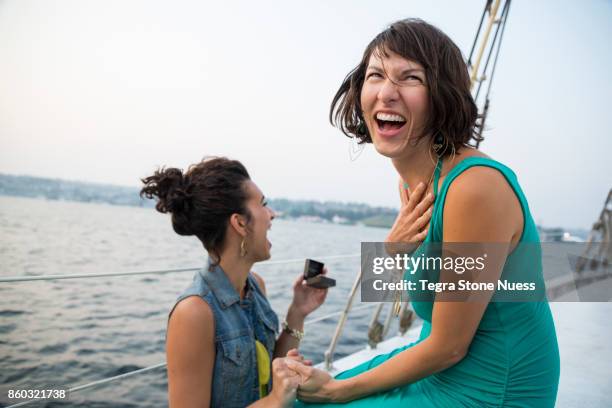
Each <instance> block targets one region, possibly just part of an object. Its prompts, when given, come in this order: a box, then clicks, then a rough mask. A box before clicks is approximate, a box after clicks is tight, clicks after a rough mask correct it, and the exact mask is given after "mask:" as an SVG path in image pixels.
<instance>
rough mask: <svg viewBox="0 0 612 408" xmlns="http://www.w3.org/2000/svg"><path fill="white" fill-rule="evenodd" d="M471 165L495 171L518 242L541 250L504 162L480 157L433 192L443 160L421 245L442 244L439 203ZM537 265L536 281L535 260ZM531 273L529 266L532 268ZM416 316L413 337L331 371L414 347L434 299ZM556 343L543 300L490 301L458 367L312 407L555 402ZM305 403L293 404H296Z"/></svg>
mask: <svg viewBox="0 0 612 408" xmlns="http://www.w3.org/2000/svg"><path fill="white" fill-rule="evenodd" d="M473 166H488V167H492V168H494V169H497V170H498V171H499V172H500V173H502V174H503V175H504V176H505V179H506V181H507V182H508V184H509V185H510V186H511V187H512V189H513V190H514V192H515V194H516V196H517V197H518V199H519V201H520V204H521V207H522V210H523V217H524V227H523V234H522V236H521V238H520V242H533V243H536V245H537V247H538V248H539V244H537V243H539V236H538V232H537V229H536V225H535V223H534V221H533V218H532V217H531V214H530V212H529V206H528V205H527V201H526V199H525V196H524V194H523V192H522V191H521V188H520V187H519V184H518V181H517V178H516V175H515V174H514V172H513V171H512V170H510V169H509V168H508V167H506V166H505V165H503V164H501V163H499V162H497V161H494V160H491V159H488V158H482V157H468V158H466V159H464V160H463V161H461V162H459V163H458V164H457V165H456V166H455V167H454V168H453V169H451V171H450V172H449V174H448V175H447V176H446V178H445V179H444V182H443V184H442V186H441V187H440V191H439V193H438V192H437V187H438V180H439V173H440V167H441V162H439V163H438V167H437V168H436V175H435V177H434V194H435V197H436V200H435V204H434V210H433V214H432V219H431V223H430V229H429V233H428V236H427V238H426V239H425V242H428V241H429V242H441V241H442V225H443V208H444V201H445V199H446V193H447V191H448V188H449V186H450V184H451V183H452V182H453V180H454V179H455V178H456V177H457V176H459V175H460V174H461V173H462V172H464V171H465V170H467V169H469V168H470V167H473ZM520 255H521V254H520V253H517V251H514V252H512V253H511V254H510V255H509V256H508V258H507V261H506V264H505V266H504V270H503V271H502V276H503V274H504V273H505V272H506V270H507V269H510V268H516V267H517V266H518V265H520V264H521V262H522V261H521V259H520ZM538 264H539V266H540V268H539V269H538V270H536V274H537V275H539V276H536V277H534V276H532V277H531V279H536V280H540V281H542V280H543V278H542V270H541V263H538ZM531 271H533V268H531ZM412 306H413V308H414V311H415V312H416V314H417V315H418V316H419V317H420V318H421V319H423V327H422V329H421V333H420V336H419V339H418V340H417V341H416V342H414V343H411V344H408V345H406V346H404V347H400V348H398V349H396V350H393V351H392V352H390V353H388V354H382V355H379V356H376V357H374V358H373V359H371V360H370V361H367V362H365V363H362V364H360V365H358V366H356V367H354V368H352V369H350V370H347V371H344V372H342V373H340V374H338V375H337V376H336V378H337V379H346V378H350V377H353V376H356V375H359V374H361V373H363V372H364V371H367V370H369V369H371V368H373V367H376V366H377V365H379V364H381V363H384V362H385V361H387V360H388V359H390V358H392V357H393V356H395V355H396V354H398V353H401V352H402V351H404V350H406V349H407V348H409V347H412V346H414V345H415V344H418V343H419V342H421V341H422V340H424V339H425V338H427V336H428V335H429V333H430V331H431V314H432V309H433V303H432V302H412ZM559 373H560V368H559V348H558V345H557V337H556V333H555V326H554V323H553V318H552V314H551V311H550V308H549V305H548V302H547V301H546V300H545V297H544V301H539V302H490V303H489V304H488V306H487V308H486V310H485V313H484V315H483V317H482V320H481V322H480V324H479V326H478V328H477V330H476V334H475V335H474V338H473V340H472V343H471V344H470V348H469V350H468V354H467V355H466V357H465V358H464V359H463V360H461V361H460V362H459V363H458V364H456V365H454V366H452V367H450V368H448V369H446V370H444V371H441V372H439V373H436V374H433V375H431V376H428V377H425V378H423V379H421V380H419V381H416V382H413V383H410V384H406V385H404V386H401V387H398V388H394V389H391V390H388V391H385V392H380V393H377V394H372V395H370V396H367V397H365V398H362V399H359V400H355V401H351V402H348V403H345V404H312V405H313V406H316V407H319V408H320V407H325V406H334V407H335V406H339V405H342V406H349V407H351V408H366V407H367V408H372V407H406V408H423V407H428V408H429V407H431V408H433V407H435V408H446V407H449V408H457V407H517V408H518V407H521V408H525V407H533V408H545V407H553V406H554V405H555V400H556V396H557V388H558V384H559ZM310 405H311V404H308V403H304V402H301V401H296V404H295V405H294V406H297V407H306V406H310Z"/></svg>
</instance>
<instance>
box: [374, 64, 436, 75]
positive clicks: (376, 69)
mask: <svg viewBox="0 0 612 408" xmlns="http://www.w3.org/2000/svg"><path fill="white" fill-rule="evenodd" d="M367 70H373V71H378V72H384V71H383V69H382V68H380V67H379V66H378V65H370V66H368V68H367ZM412 72H421V73H422V72H425V70H423V69H421V68H408V69H405V70H403V71H402V72H401V75H405V74H409V73H412Z"/></svg>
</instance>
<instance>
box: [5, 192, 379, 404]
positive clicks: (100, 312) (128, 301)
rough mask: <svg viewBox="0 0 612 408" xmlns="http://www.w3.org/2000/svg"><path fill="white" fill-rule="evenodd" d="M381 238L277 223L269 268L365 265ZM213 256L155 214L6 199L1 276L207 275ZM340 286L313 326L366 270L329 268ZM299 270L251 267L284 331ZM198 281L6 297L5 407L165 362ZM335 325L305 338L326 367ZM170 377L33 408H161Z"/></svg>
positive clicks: (61, 287)
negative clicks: (11, 400)
mask: <svg viewBox="0 0 612 408" xmlns="http://www.w3.org/2000/svg"><path fill="white" fill-rule="evenodd" d="M385 234H386V231H385V230H382V229H376V228H367V227H360V226H340V225H330V224H311V223H305V222H296V221H283V220H275V221H274V223H273V227H272V230H271V231H270V232H269V237H270V240H271V242H272V243H273V248H272V260H281V259H293V258H306V257H315V259H316V256H318V255H337V254H357V253H359V251H360V242H361V241H381V240H383V239H384V237H385ZM205 259H206V258H205V252H204V250H203V248H202V246H201V244H200V243H199V241H198V240H197V239H195V238H194V237H180V236H178V235H176V234H175V233H174V232H173V231H172V228H171V226H170V220H169V217H168V216H165V215H162V214H159V213H157V212H156V211H154V210H152V209H143V208H135V207H119V206H110V205H103V204H85V203H76V202H63V201H46V200H37V199H29V198H15V197H0V275H1V276H14V275H50V274H75V273H103V272H121V271H140V270H156V269H169V268H182V267H196V266H201V265H203V264H204V262H205ZM326 264H327V266H328V269H329V275H330V276H331V277H333V278H335V279H336V281H337V286H336V287H335V288H332V289H331V290H330V293H329V295H328V298H327V301H326V303H325V304H324V305H323V306H322V307H321V308H320V309H319V310H317V311H316V312H315V313H313V314H312V315H311V316H310V317H311V318H314V317H316V316H320V315H322V314H326V313H330V312H333V311H337V310H340V309H341V308H342V307H343V306H344V304H345V301H346V296H347V294H348V292H349V291H350V288H351V286H352V284H353V281H354V279H355V275H356V274H357V272H358V270H359V258H350V259H341V260H335V261H328V262H326ZM302 268H303V264H302V263H294V264H286V265H255V268H254V269H255V270H256V271H257V272H259V273H260V274H261V275H262V276H263V277H264V279H265V280H266V286H267V291H268V296H269V298H270V302H271V304H272V306H273V308H274V310H275V311H276V312H277V314H278V315H279V317H280V318H281V319H282V318H283V317H284V315H285V312H286V309H287V306H288V304H289V302H290V301H291V284H292V282H293V281H294V280H295V278H296V277H297V275H298V274H300V273H301V272H302ZM192 277H193V273H192V272H186V273H173V274H167V275H141V276H134V277H106V278H88V279H75V280H60V281H45V282H42V281H41V282H21V283H5V284H1V285H0V390H1V391H2V394H1V395H0V406H4V405H3V403H4V404H6V401H7V398H6V390H7V389H10V388H12V389H32V388H50V387H53V386H61V387H72V386H76V385H80V384H85V383H88V382H91V381H96V380H99V379H102V378H106V377H111V376H115V375H118V374H122V373H125V372H128V371H132V370H135V369H138V368H143V367H147V366H151V365H154V364H157V363H160V362H162V361H164V360H165V355H164V345H165V329H166V320H167V313H168V311H169V310H170V308H171V306H172V305H173V304H174V301H175V299H176V297H177V296H178V295H179V293H180V292H182V291H183V289H184V288H186V287H187V286H188V285H189V283H190V282H191V279H192ZM371 313H372V309H367V310H362V311H357V312H355V313H353V314H351V316H350V318H349V320H348V322H347V326H346V328H345V332H344V335H343V337H342V339H341V341H340V344H339V346H338V348H337V349H336V357H342V356H345V355H347V354H349V353H352V352H354V351H357V350H359V349H361V348H363V347H364V345H365V343H366V341H367V340H366V336H367V326H368V323H369V318H370V316H371ZM336 321H337V320H336V319H331V320H327V321H323V322H319V323H316V324H315V325H314V326H309V327H307V328H306V337H305V339H304V340H303V342H302V352H303V353H304V354H305V355H306V356H307V357H308V358H311V359H313V360H314V362H315V363H316V362H319V361H321V360H322V359H323V352H324V350H325V349H326V348H327V347H328V345H329V341H330V338H331V335H332V333H333V330H334V328H335V325H336ZM166 393H167V377H166V371H165V369H164V368H160V369H158V370H155V371H152V372H148V373H144V374H140V375H136V376H134V377H131V378H127V379H124V380H120V381H117V382H113V383H111V384H108V385H103V386H100V387H98V388H95V389H90V390H85V391H83V392H78V393H74V394H73V395H72V396H71V398H70V403H59V402H47V403H38V404H32V405H30V406H48V407H52V406H73V405H76V404H83V405H86V406H88V407H118V406H121V407H164V406H167V394H166Z"/></svg>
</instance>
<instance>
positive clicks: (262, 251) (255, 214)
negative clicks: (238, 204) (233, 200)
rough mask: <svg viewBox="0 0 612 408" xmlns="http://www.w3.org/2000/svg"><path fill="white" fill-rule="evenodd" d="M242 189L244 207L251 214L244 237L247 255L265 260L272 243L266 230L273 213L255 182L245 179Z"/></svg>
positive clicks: (269, 226)
mask: <svg viewBox="0 0 612 408" xmlns="http://www.w3.org/2000/svg"><path fill="white" fill-rule="evenodd" d="M244 189H245V191H246V193H247V197H248V198H247V202H246V208H247V211H248V212H249V214H250V215H251V216H250V220H249V222H248V230H249V233H248V235H247V238H246V248H247V256H249V257H250V258H251V259H252V260H253V262H259V261H265V260H266V259H269V258H270V248H272V244H271V243H270V241H269V240H268V230H269V229H270V228H271V227H272V220H273V219H274V217H275V214H274V211H272V209H271V208H269V207H268V203H267V202H266V198H265V197H264V195H263V193H262V192H261V190H260V189H259V187H257V185H256V184H255V183H253V182H252V181H251V180H247V181H245V184H244Z"/></svg>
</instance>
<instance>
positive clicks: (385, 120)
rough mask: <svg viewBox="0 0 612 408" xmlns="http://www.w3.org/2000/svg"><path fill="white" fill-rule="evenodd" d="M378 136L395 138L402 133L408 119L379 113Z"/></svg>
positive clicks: (393, 114)
mask: <svg viewBox="0 0 612 408" xmlns="http://www.w3.org/2000/svg"><path fill="white" fill-rule="evenodd" d="M375 120H376V126H377V130H378V134H379V135H381V136H382V137H393V136H396V135H398V134H399V133H400V131H401V130H402V128H403V127H404V125H405V124H406V119H405V118H404V117H403V116H401V115H398V114H395V113H384V112H378V113H377V114H376V117H375Z"/></svg>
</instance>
